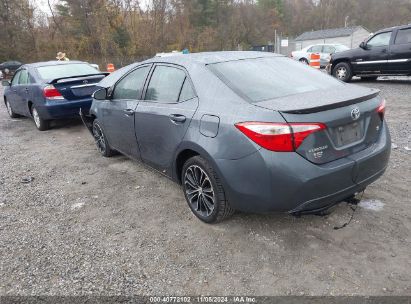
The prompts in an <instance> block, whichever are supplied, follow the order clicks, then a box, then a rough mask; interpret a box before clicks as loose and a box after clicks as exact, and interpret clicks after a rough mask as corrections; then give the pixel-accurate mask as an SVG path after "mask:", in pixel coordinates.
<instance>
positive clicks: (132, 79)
mask: <svg viewBox="0 0 411 304" xmlns="http://www.w3.org/2000/svg"><path fill="white" fill-rule="evenodd" d="M149 70H150V66H145V67H141V68H138V69H136V70H134V71H133V72H131V73H130V74H128V75H127V76H125V77H124V78H123V79H121V80H120V81H119V82H118V84H117V85H116V87H115V89H114V93H113V99H140V98H141V92H142V89H143V86H144V82H145V80H146V77H147V74H148V72H149Z"/></svg>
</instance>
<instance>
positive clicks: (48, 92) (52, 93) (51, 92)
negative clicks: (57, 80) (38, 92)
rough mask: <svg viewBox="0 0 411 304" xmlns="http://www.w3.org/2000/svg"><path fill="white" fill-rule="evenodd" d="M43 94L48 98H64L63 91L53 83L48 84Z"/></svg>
mask: <svg viewBox="0 0 411 304" xmlns="http://www.w3.org/2000/svg"><path fill="white" fill-rule="evenodd" d="M43 96H44V97H45V98H47V99H64V97H63V96H62V95H61V93H60V92H59V91H58V90H57V89H56V88H55V87H54V86H53V85H48V86H47V87H45V88H44V89H43Z"/></svg>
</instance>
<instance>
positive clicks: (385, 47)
mask: <svg viewBox="0 0 411 304" xmlns="http://www.w3.org/2000/svg"><path fill="white" fill-rule="evenodd" d="M328 71H329V72H330V73H331V74H332V75H333V76H334V77H337V78H338V79H340V80H342V81H345V82H349V81H350V80H351V78H352V77H353V76H359V77H361V79H365V80H376V79H377V78H378V76H382V75H386V76H391V75H411V24H409V25H404V26H398V27H392V28H387V29H383V30H380V31H378V32H377V33H375V34H374V35H372V36H370V37H369V38H368V39H367V40H366V41H364V42H362V43H361V44H360V47H359V48H356V49H352V50H349V51H345V52H341V53H337V54H333V55H332V57H331V61H330V66H329V67H328Z"/></svg>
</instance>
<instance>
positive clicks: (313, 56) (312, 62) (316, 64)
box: [310, 53, 321, 69]
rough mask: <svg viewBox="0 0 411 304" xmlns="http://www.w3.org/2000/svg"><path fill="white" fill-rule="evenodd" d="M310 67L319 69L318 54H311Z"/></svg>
mask: <svg viewBox="0 0 411 304" xmlns="http://www.w3.org/2000/svg"><path fill="white" fill-rule="evenodd" d="M310 67H313V68H314V69H320V67H321V65H320V54H315V53H313V54H311V58H310Z"/></svg>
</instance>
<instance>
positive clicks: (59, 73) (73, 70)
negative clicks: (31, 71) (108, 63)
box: [37, 63, 100, 79]
mask: <svg viewBox="0 0 411 304" xmlns="http://www.w3.org/2000/svg"><path fill="white" fill-rule="evenodd" d="M37 72H38V73H39V75H40V77H41V78H42V79H58V78H65V77H75V76H82V75H91V74H98V73H100V72H99V71H98V70H97V69H96V68H94V67H92V66H91V65H89V64H87V63H72V64H58V65H49V66H42V67H38V68H37Z"/></svg>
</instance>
